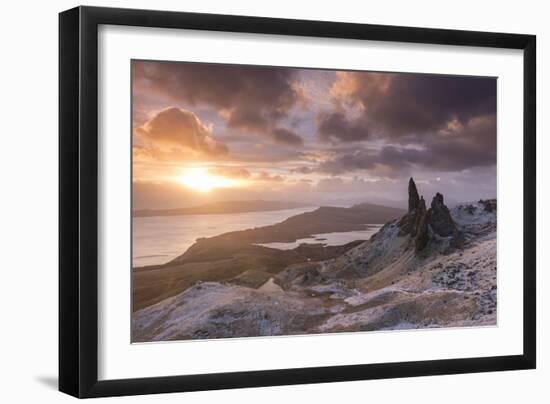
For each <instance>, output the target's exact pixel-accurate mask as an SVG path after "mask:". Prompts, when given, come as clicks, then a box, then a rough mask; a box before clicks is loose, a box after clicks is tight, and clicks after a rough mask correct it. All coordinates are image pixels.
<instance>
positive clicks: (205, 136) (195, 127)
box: [135, 107, 228, 160]
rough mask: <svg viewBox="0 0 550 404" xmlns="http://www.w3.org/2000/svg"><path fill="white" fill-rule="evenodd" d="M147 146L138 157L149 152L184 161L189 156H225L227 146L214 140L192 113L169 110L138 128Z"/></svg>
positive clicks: (159, 156) (160, 112)
mask: <svg viewBox="0 0 550 404" xmlns="http://www.w3.org/2000/svg"><path fill="white" fill-rule="evenodd" d="M135 133H136V134H137V135H138V136H139V138H140V139H141V140H142V141H143V143H144V146H141V150H140V151H139V153H138V155H143V154H144V153H147V154H148V155H149V156H151V157H152V158H156V159H158V160H167V159H170V158H171V159H174V158H175V159H182V158H184V157H185V156H186V155H189V154H191V155H199V156H210V157H215V156H222V155H226V154H227V153H228V148H227V146H226V145H225V144H223V143H220V142H217V141H216V140H214V139H213V138H212V130H211V129H210V128H209V127H207V126H206V125H204V124H203V123H202V122H201V121H200V119H199V118H198V117H197V116H196V115H195V114H194V113H192V112H191V111H187V110H184V109H181V108H175V107H171V108H167V109H164V110H162V111H159V112H158V113H156V114H155V115H154V116H153V117H152V118H151V119H149V120H148V121H147V122H145V124H143V125H142V126H140V127H138V128H136V129H135Z"/></svg>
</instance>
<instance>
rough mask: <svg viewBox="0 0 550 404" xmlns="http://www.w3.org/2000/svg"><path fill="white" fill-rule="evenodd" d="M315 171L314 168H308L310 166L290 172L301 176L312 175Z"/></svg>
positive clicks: (293, 169)
mask: <svg viewBox="0 0 550 404" xmlns="http://www.w3.org/2000/svg"><path fill="white" fill-rule="evenodd" d="M314 171H315V170H314V169H313V168H312V167H308V166H302V167H296V168H292V169H291V170H290V172H292V173H299V174H311V173H312V172H314Z"/></svg>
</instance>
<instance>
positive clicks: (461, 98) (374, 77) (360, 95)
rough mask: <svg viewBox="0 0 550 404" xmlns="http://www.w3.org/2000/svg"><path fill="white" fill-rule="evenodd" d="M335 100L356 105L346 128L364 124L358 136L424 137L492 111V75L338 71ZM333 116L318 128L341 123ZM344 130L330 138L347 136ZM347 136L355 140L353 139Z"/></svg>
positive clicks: (326, 117)
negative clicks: (486, 76) (361, 134)
mask: <svg viewBox="0 0 550 404" xmlns="http://www.w3.org/2000/svg"><path fill="white" fill-rule="evenodd" d="M331 95H332V96H333V98H334V101H335V102H336V103H338V104H340V105H343V106H348V107H351V108H355V109H356V110H358V111H359V117H358V118H356V119H355V120H352V121H350V122H347V125H348V126H349V127H350V128H358V127H363V128H367V127H368V128H369V130H368V131H365V132H364V134H363V137H362V138H363V139H365V138H367V137H369V136H370V135H371V133H372V134H373V135H374V136H384V137H386V138H388V137H389V138H399V137H402V136H423V135H425V134H426V133H435V132H437V131H438V130H440V129H442V128H445V127H446V126H447V124H448V123H449V122H450V121H453V120H455V121H458V122H460V123H465V122H468V121H469V120H470V119H472V118H474V117H476V116H481V115H488V114H496V79H493V78H477V77H466V76H444V75H428V74H402V73H401V74H399V73H368V72H339V73H338V75H337V80H336V81H335V82H334V84H333V86H332V88H331ZM337 118H338V115H336V116H334V115H333V114H326V116H325V117H322V116H321V117H320V122H319V127H320V128H321V127H322V126H323V125H328V126H329V127H330V125H329V124H330V123H331V120H332V121H333V123H334V122H336V123H339V124H340V126H342V125H343V122H344V123H345V121H344V120H342V119H341V117H340V120H338V119H337ZM347 135H348V134H347V133H346V132H344V133H342V134H341V133H338V132H336V131H334V132H332V133H331V134H330V136H332V137H334V138H337V139H340V140H344V141H345V140H346V137H349V136H347ZM351 140H356V139H355V138H352V139H351Z"/></svg>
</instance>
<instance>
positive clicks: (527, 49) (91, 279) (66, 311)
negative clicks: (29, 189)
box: [59, 7, 536, 398]
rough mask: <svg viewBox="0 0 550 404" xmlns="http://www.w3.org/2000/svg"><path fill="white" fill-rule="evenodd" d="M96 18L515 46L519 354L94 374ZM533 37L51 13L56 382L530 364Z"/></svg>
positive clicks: (231, 379)
mask: <svg viewBox="0 0 550 404" xmlns="http://www.w3.org/2000/svg"><path fill="white" fill-rule="evenodd" d="M101 24H112V25H125V26H140V27H158V28H181V29H194V30H206V31H222V32H241V33H259V34H277V35H291V36H308V37H317V38H345V39H359V40H371V41H372V40H375V41H389V42H404V43H426V44H439V45H449V46H452V45H463V46H476V47H485V48H509V49H520V50H523V61H524V65H523V66H524V77H523V82H524V89H523V142H524V156H523V170H524V177H523V180H524V189H523V201H524V210H523V218H524V234H523V251H524V258H523V354H521V355H513V356H496V357H482V358H467V359H445V360H429V361H416V362H399V363H380V364H364V365H350V366H332V367H315V368H296V369H284V370H263V371H251V372H235V373H218V374H203V375H182V376H170V377H151V378H139V379H122V380H106V381H100V380H98V376H97V374H98V373H97V371H98V323H97V318H98V268H97V266H98V138H97V130H98V66H97V62H98V26H99V25H101ZM535 103H536V37H535V36H534V35H519V34H504V33H490V32H472V31H459V30H443V29H426V28H410V27H397V26H383V25H367V24H351V23H340V22H324V21H307V20H289V19H279V18H260V17H245V16H229V15H213V14H196V13H184V12H167V11H150V10H131V9H112V8H96V7H77V8H73V9H71V10H67V11H64V12H62V13H60V15H59V218H60V219H59V390H60V391H62V392H65V393H68V394H70V395H73V396H75V397H81V398H85V397H104V396H120V395H134V394H151V393H168V392H183V391H197V390H213V389H227V388H243V387H260V386H275V385H291V384H301V383H325V382H337V381H351V380H364V379H381V378H396V377H411V376H427V375H442V374H459V373H470V372H489V371H501V370H514V369H534V368H535V366H536V288H535V285H536V258H535V257H536V254H535V253H536V240H535V238H536V217H535V215H536V213H535V212H536V169H535V167H536V163H535V155H536V153H535V146H536V139H535V131H536V128H535V121H536V108H535Z"/></svg>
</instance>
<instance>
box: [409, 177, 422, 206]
mask: <svg viewBox="0 0 550 404" xmlns="http://www.w3.org/2000/svg"><path fill="white" fill-rule="evenodd" d="M419 204H420V197H419V196H418V190H417V189H416V184H415V183H414V180H413V179H412V177H411V179H410V180H409V212H413V211H414V210H416V208H418V205H419Z"/></svg>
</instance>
